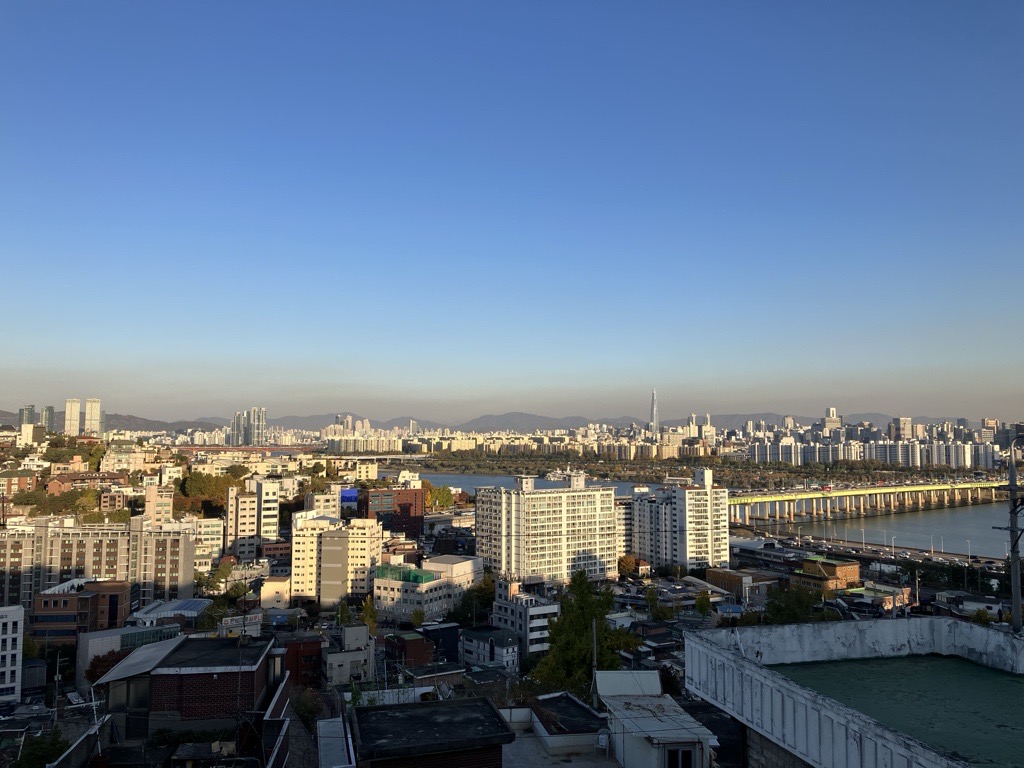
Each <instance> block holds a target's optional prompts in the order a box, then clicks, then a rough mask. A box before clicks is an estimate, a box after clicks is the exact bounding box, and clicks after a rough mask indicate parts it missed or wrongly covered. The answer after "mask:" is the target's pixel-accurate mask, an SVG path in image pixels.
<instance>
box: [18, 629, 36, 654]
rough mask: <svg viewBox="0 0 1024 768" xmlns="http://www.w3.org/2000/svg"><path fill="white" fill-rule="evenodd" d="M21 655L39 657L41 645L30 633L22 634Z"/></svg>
mask: <svg viewBox="0 0 1024 768" xmlns="http://www.w3.org/2000/svg"><path fill="white" fill-rule="evenodd" d="M21 656H22V658H23V659H38V658H39V645H38V644H37V643H36V641H35V639H34V638H33V637H32V635H30V634H28V633H26V634H24V635H22V636H21Z"/></svg>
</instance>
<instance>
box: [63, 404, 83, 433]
mask: <svg viewBox="0 0 1024 768" xmlns="http://www.w3.org/2000/svg"><path fill="white" fill-rule="evenodd" d="M81 430H82V401H81V400H79V399H78V398H77V397H72V398H68V399H67V400H65V401H64V434H65V435H69V436H71V437H78V433H79V432H81Z"/></svg>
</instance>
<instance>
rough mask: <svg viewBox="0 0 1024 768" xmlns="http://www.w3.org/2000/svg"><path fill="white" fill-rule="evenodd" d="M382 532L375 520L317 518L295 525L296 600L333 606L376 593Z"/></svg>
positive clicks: (294, 590)
mask: <svg viewBox="0 0 1024 768" xmlns="http://www.w3.org/2000/svg"><path fill="white" fill-rule="evenodd" d="M383 539H384V530H383V528H382V527H381V524H380V523H379V522H377V521H376V520H362V519H358V518H357V519H354V520H351V521H349V522H348V523H346V522H344V521H343V520H340V519H338V518H336V517H327V516H323V515H322V516H319V517H314V518H311V519H306V520H302V521H296V522H295V526H294V527H293V529H292V545H291V557H292V570H291V588H292V599H293V600H294V601H295V603H296V604H299V605H301V604H302V603H304V602H307V601H315V602H319V603H320V605H335V604H336V603H338V602H339V601H340V600H343V599H345V598H348V597H350V596H351V597H356V596H361V595H368V594H372V593H373V577H374V569H375V568H376V566H377V564H378V563H379V562H380V561H381V553H382V546H383Z"/></svg>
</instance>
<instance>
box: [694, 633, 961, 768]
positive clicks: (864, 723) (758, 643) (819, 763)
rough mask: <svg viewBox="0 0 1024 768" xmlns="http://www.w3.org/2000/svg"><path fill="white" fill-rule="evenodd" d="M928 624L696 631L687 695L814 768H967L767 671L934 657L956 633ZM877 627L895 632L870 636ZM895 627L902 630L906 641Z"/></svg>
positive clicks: (917, 742) (849, 709)
mask: <svg viewBox="0 0 1024 768" xmlns="http://www.w3.org/2000/svg"><path fill="white" fill-rule="evenodd" d="M929 621H931V620H917V619H914V620H909V621H908V622H901V621H880V622H843V623H833V624H814V625H797V626H780V627H762V628H760V629H762V630H768V631H766V632H764V633H763V634H762V635H760V636H758V635H757V633H756V632H744V631H742V630H740V631H739V632H735V633H734V631H733V630H712V631H704V632H694V633H692V634H687V638H686V689H687V690H688V691H690V692H691V693H694V694H696V695H698V696H700V697H701V698H703V699H705V700H707V701H709V702H711V703H712V704H714V705H715V706H717V707H719V708H720V709H722V710H724V711H725V712H727V713H728V714H730V715H732V716H733V717H735V718H736V719H737V720H739V721H740V722H741V723H743V724H744V725H746V726H747V727H748V728H750V729H752V730H753V731H756V732H757V733H759V734H761V735H762V736H765V737H767V738H768V739H770V740H771V741H772V742H774V743H775V744H777V745H780V746H782V747H784V748H785V749H786V750H787V751H789V752H790V753H792V754H794V755H796V756H797V757H799V758H800V759H801V760H804V761H806V762H807V763H808V764H810V765H812V766H815V768H876V766H887V767H889V768H964V766H965V765H966V764H965V763H962V762H959V761H956V760H951V759H949V758H946V757H944V756H942V755H940V754H938V753H937V752H935V751H934V750H932V749H930V748H929V747H927V746H925V745H924V744H922V743H921V742H919V741H917V740H916V739H913V738H911V737H909V736H906V735H904V734H902V733H899V732H897V731H893V730H891V729H889V728H886V727H885V726H883V725H882V724H881V723H879V722H878V721H876V720H874V719H872V718H870V717H868V716H867V715H865V714H864V713H862V712H859V711H857V710H854V709H852V708H850V707H847V706H845V705H843V704H840V703H839V702H837V701H835V700H833V699H830V698H828V697H827V696H823V695H821V694H819V693H817V692H815V691H812V690H810V689H808V688H804V687H803V686H800V685H797V684H796V683H794V682H792V681H791V680H789V679H788V678H785V677H783V676H782V675H780V674H778V673H776V672H774V671H772V670H769V669H765V668H764V667H763V666H761V663H765V664H781V663H795V662H798V661H823V660H828V659H836V660H838V659H846V658H861V657H865V656H905V655H908V654H909V653H911V652H914V653H931V652H933V651H932V650H931V649H932V648H933V647H934V645H935V643H936V642H937V640H939V641H947V640H949V639H950V638H951V637H952V635H953V634H955V633H954V632H953V630H952V628H943V627H941V626H933V627H931V628H929V627H928V626H927V622H929ZM872 624H879V625H893V626H892V627H891V628H890V627H887V626H879V627H876V629H875V632H874V633H872V632H871V631H870V628H871V627H870V625H872ZM897 625H902V626H903V627H904V631H903V635H902V637H901V635H900V632H899V627H898V626H897ZM730 635H731V636H732V637H731V638H730ZM925 640H927V641H929V642H924V641H925ZM744 641H745V642H744ZM919 643H920V645H919ZM911 649H912V650H911Z"/></svg>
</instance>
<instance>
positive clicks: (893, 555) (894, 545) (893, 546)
mask: <svg viewBox="0 0 1024 768" xmlns="http://www.w3.org/2000/svg"><path fill="white" fill-rule="evenodd" d="M892 559H893V560H895V559H896V537H895V536H893V537H892Z"/></svg>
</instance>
